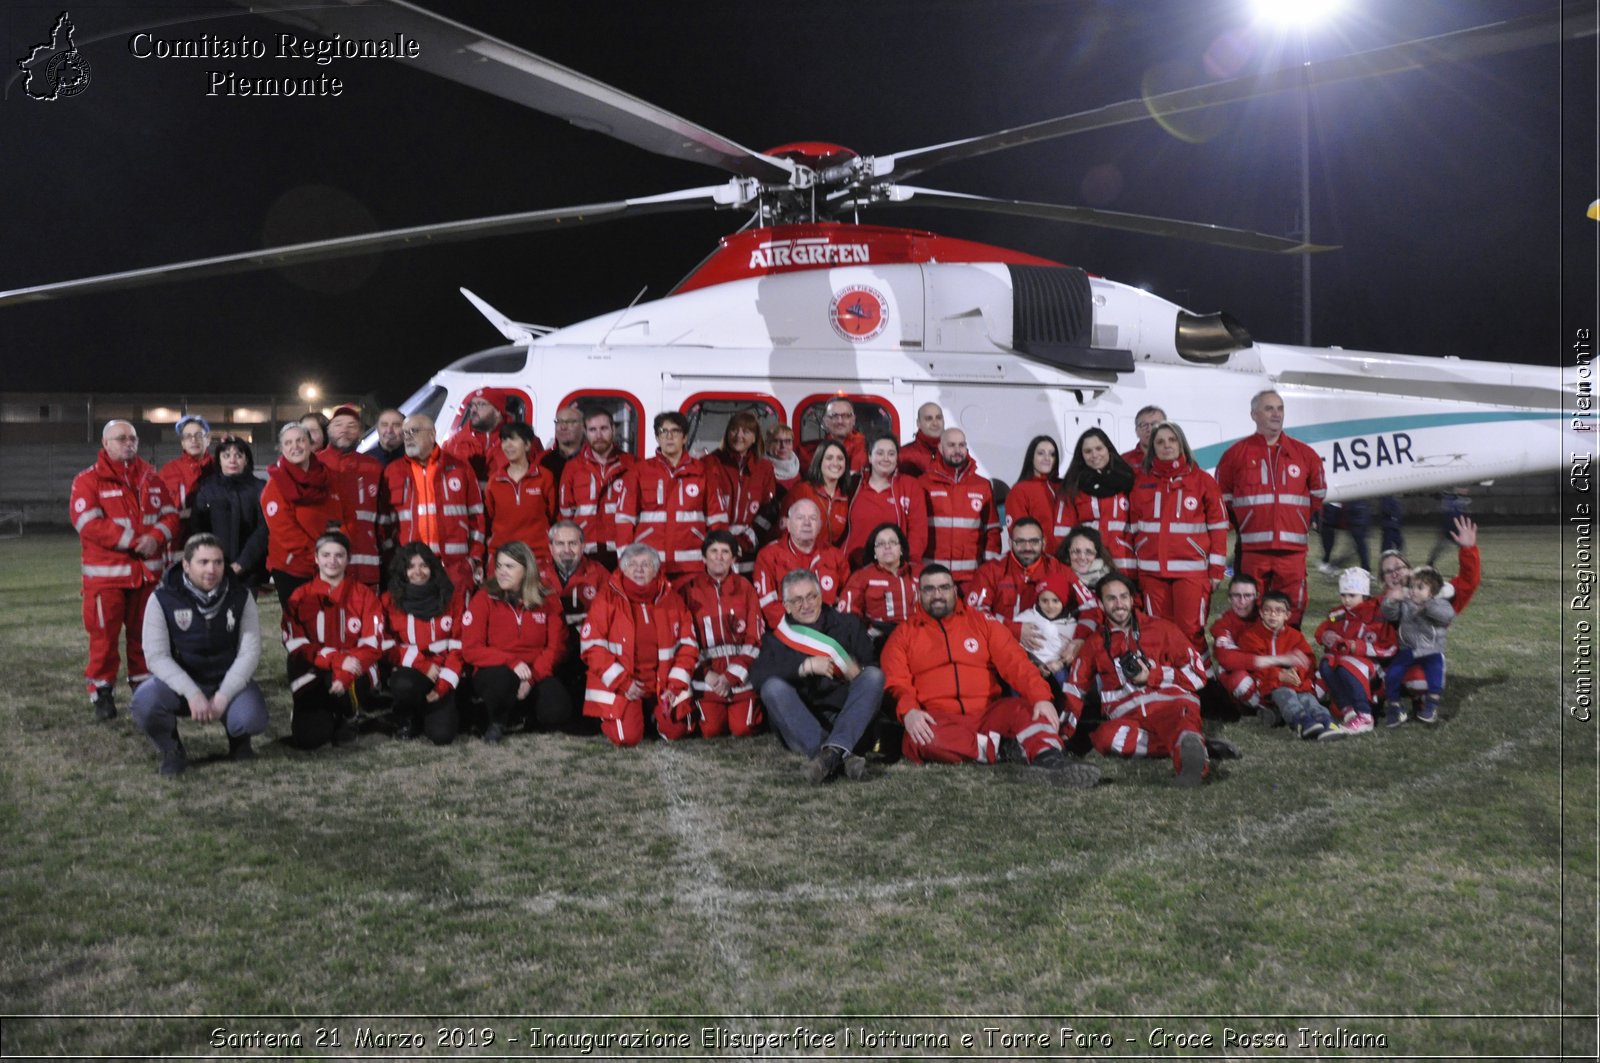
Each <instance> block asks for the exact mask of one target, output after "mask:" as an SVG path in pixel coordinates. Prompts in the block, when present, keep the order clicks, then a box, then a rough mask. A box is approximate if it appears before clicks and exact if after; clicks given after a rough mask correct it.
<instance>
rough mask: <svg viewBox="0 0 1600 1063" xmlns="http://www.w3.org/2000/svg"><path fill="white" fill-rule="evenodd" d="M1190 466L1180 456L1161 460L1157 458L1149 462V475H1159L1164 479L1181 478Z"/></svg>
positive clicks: (1186, 473)
mask: <svg viewBox="0 0 1600 1063" xmlns="http://www.w3.org/2000/svg"><path fill="white" fill-rule="evenodd" d="M1190 468H1192V466H1191V465H1189V464H1188V463H1187V462H1185V461H1184V460H1183V459H1182V458H1173V459H1172V460H1171V461H1162V460H1161V459H1159V458H1156V459H1153V460H1152V461H1151V462H1150V475H1151V476H1159V477H1161V478H1162V479H1166V480H1181V479H1183V477H1184V476H1186V475H1188V472H1189V470H1190Z"/></svg>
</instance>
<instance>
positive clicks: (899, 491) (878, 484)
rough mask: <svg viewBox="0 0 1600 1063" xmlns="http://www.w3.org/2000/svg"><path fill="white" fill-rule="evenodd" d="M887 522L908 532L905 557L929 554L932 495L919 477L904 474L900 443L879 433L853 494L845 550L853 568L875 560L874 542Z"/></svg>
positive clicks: (870, 449) (904, 547) (868, 453)
mask: <svg viewBox="0 0 1600 1063" xmlns="http://www.w3.org/2000/svg"><path fill="white" fill-rule="evenodd" d="M885 522H888V523H890V524H893V525H894V526H895V527H897V528H899V529H900V530H901V531H902V532H904V533H905V538H906V542H905V544H903V545H902V547H901V553H902V555H903V556H904V559H905V560H907V561H911V560H914V559H918V558H921V557H922V555H923V554H925V553H927V551H928V496H927V493H926V492H924V491H923V489H922V485H921V484H920V483H918V482H917V480H916V477H914V476H907V475H904V474H903V473H901V471H900V444H899V443H897V442H895V440H894V438H893V437H892V436H879V437H878V438H877V439H874V440H873V441H872V442H871V443H870V444H869V445H868V447H867V468H866V471H865V474H864V475H863V476H862V477H861V482H860V483H858V484H857V485H856V489H855V492H854V493H853V494H852V495H851V496H850V512H849V515H848V521H847V523H848V526H849V531H848V534H847V535H846V536H845V541H844V553H845V557H846V558H847V559H849V562H850V567H851V568H853V569H854V568H860V567H862V566H863V565H870V564H871V563H872V560H873V549H872V545H871V544H872V541H873V538H874V537H875V536H876V535H877V530H878V529H879V528H880V527H882V525H883V524H884V523H885Z"/></svg>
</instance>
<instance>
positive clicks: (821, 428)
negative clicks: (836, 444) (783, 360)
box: [795, 395, 900, 446]
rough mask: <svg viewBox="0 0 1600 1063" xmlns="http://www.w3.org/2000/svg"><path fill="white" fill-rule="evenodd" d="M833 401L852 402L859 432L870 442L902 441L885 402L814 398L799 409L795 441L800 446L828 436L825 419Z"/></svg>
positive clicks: (852, 397)
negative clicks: (879, 439) (797, 441)
mask: <svg viewBox="0 0 1600 1063" xmlns="http://www.w3.org/2000/svg"><path fill="white" fill-rule="evenodd" d="M834 399H849V400H850V405H851V406H853V407H854V408H855V411H856V431H857V432H860V433H861V434H862V435H864V436H866V437H867V438H868V439H869V440H871V439H876V438H878V437H879V436H894V437H895V439H896V441H898V440H899V438H900V426H899V422H898V419H897V418H896V417H895V414H894V410H893V409H891V408H890V407H889V405H888V404H887V403H885V402H884V401H883V400H882V399H879V398H875V397H873V396H871V395H813V396H811V397H810V398H808V399H806V400H805V401H804V402H803V403H801V404H800V406H799V414H798V416H797V417H796V421H797V422H798V423H797V426H796V429H795V438H797V439H798V440H799V441H800V444H801V446H809V445H810V444H812V443H815V442H816V441H817V440H819V439H821V438H822V437H823V436H824V435H826V434H827V428H826V425H825V424H824V416H825V414H826V412H827V406H828V403H830V402H832V401H833V400H834Z"/></svg>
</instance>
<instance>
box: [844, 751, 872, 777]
mask: <svg viewBox="0 0 1600 1063" xmlns="http://www.w3.org/2000/svg"><path fill="white" fill-rule="evenodd" d="M844 777H845V778H846V779H849V780H850V781H851V782H860V781H861V780H862V779H865V778H866V777H867V758H866V757H858V756H856V755H855V754H854V753H852V754H850V755H849V756H848V757H845V758H844Z"/></svg>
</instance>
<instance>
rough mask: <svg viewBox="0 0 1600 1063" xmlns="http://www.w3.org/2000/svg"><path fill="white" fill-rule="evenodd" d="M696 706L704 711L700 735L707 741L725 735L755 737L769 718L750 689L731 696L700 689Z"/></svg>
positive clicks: (701, 713) (697, 692)
mask: <svg viewBox="0 0 1600 1063" xmlns="http://www.w3.org/2000/svg"><path fill="white" fill-rule="evenodd" d="M695 706H696V707H697V708H699V710H700V734H701V736H702V737H704V738H716V737H717V736H718V735H725V734H731V735H733V736H734V737H735V738H744V737H745V736H746V735H750V734H754V733H755V730H756V728H758V727H760V726H761V723H762V721H763V720H764V719H765V717H764V716H763V715H762V712H761V703H760V702H759V701H757V700H756V692H755V691H754V690H750V689H746V690H744V691H743V692H740V693H736V694H730V695H729V696H728V697H723V696H722V695H721V694H715V693H712V692H711V691H709V690H697V691H695Z"/></svg>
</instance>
